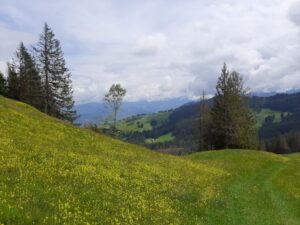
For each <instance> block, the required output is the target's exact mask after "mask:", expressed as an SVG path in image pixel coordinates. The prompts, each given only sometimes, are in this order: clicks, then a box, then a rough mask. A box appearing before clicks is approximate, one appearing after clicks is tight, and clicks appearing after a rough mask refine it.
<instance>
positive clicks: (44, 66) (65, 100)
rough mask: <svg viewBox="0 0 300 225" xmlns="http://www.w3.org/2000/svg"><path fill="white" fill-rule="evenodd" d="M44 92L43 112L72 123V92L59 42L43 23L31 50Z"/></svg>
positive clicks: (73, 117)
mask: <svg viewBox="0 0 300 225" xmlns="http://www.w3.org/2000/svg"><path fill="white" fill-rule="evenodd" d="M33 49H34V52H35V58H36V62H37V65H38V68H39V72H40V74H41V76H42V86H43V90H44V93H43V95H44V112H45V113H47V114H49V115H52V116H55V117H58V118H61V119H64V120H68V121H71V122H73V121H74V120H75V119H76V118H77V116H76V112H75V111H74V110H73V106H74V101H73V96H72V95H73V91H72V83H71V80H70V76H71V74H70V72H69V71H68V69H67V67H66V62H65V59H64V54H63V51H62V49H61V47H60V42H59V41H58V40H57V39H56V38H55V35H54V33H53V31H52V30H51V28H50V27H49V26H48V25H47V23H45V25H44V28H43V32H42V34H41V35H40V38H39V41H38V43H37V45H36V46H35V47H34V48H33Z"/></svg>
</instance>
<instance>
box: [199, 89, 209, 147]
mask: <svg viewBox="0 0 300 225" xmlns="http://www.w3.org/2000/svg"><path fill="white" fill-rule="evenodd" d="M209 129H210V107H209V105H208V102H207V99H206V94H205V91H203V93H202V96H201V99H200V115H199V134H200V137H199V150H200V151H204V150H208V149H210V148H211V147H210V143H209Z"/></svg>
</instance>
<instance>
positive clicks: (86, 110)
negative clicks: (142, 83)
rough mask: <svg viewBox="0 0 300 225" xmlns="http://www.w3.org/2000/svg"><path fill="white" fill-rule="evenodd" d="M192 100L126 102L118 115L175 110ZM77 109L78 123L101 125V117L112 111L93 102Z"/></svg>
mask: <svg viewBox="0 0 300 225" xmlns="http://www.w3.org/2000/svg"><path fill="white" fill-rule="evenodd" d="M190 101H191V100H190V99H188V98H173V99H167V100H161V101H137V102H124V103H123V104H122V106H121V110H120V112H119V114H118V119H123V118H126V117H129V116H133V115H137V114H149V113H155V112H159V111H165V110H169V109H175V108H177V107H179V106H182V105H184V104H186V103H188V102H190ZM75 109H76V111H77V113H78V115H80V118H79V119H78V120H77V121H76V122H77V123H80V124H83V123H85V122H94V123H100V120H99V117H105V116H107V115H109V113H110V110H109V108H108V107H107V106H105V105H104V104H103V103H97V102H91V103H86V104H80V105H75Z"/></svg>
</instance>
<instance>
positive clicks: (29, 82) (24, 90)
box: [14, 43, 43, 110]
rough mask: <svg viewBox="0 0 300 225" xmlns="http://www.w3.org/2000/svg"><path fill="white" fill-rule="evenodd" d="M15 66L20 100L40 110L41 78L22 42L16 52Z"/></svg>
mask: <svg viewBox="0 0 300 225" xmlns="http://www.w3.org/2000/svg"><path fill="white" fill-rule="evenodd" d="M14 62H15V68H16V71H17V73H18V78H19V86H20V91H19V98H20V101H23V102H25V103H28V104H30V105H32V106H34V107H36V108H38V109H40V110H42V108H43V96H42V86H41V78H40V76H39V73H38V70H37V68H36V65H35V63H34V60H33V58H32V57H31V55H30V54H29V53H28V50H27V49H26V47H25V46H24V44H23V43H21V44H20V47H19V48H18V50H17V52H16V59H15V60H14Z"/></svg>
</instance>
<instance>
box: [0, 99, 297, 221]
mask: <svg viewBox="0 0 300 225" xmlns="http://www.w3.org/2000/svg"><path fill="white" fill-rule="evenodd" d="M299 171H300V155H299V154H293V155H290V156H288V155H285V156H280V155H275V154H270V153H265V152H259V151H246V150H224V151H211V152H204V153H197V154H192V155H189V156H185V157H175V156H170V155H166V154H160V153H156V152H152V151H150V150H148V149H145V148H142V147H140V146H136V145H131V144H128V143H124V142H121V141H118V140H114V139H111V138H109V137H106V136H103V135H99V134H97V133H94V132H91V131H88V130H85V129H81V128H78V127H74V126H72V125H69V124H66V123H63V122H61V121H59V120H57V119H54V118H50V117H48V116H46V115H44V114H42V113H40V112H38V111H37V110H35V109H33V108H32V107H29V106H28V105H25V104H23V103H19V102H15V101H11V100H8V99H5V98H3V97H1V96H0V224H5V225H11V224H12V225H14V224H18V225H25V224H72V225H73V224H155V225H156V224H191V225H193V224H203V225H219V224H220V225H234V224H236V225H241V224H243V225H253V224H255V225H283V224H288V225H298V224H300V173H299Z"/></svg>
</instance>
